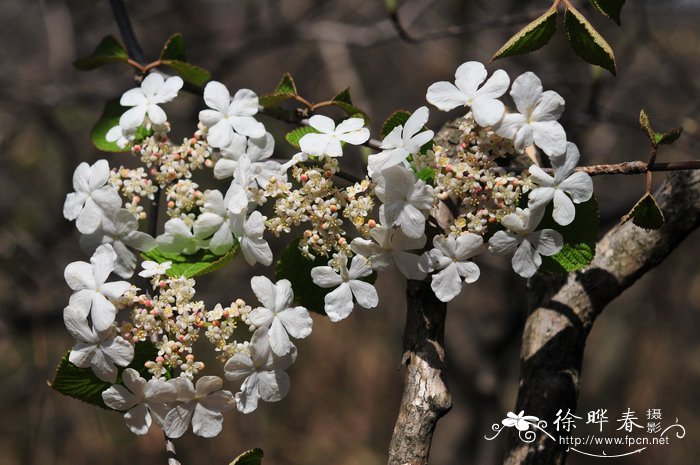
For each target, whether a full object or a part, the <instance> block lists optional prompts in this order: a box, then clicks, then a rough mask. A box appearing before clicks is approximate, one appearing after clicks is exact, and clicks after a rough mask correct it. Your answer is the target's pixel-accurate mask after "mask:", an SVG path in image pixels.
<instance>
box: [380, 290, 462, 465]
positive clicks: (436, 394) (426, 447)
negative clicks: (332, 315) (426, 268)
mask: <svg viewBox="0 0 700 465" xmlns="http://www.w3.org/2000/svg"><path fill="white" fill-rule="evenodd" d="M406 301H407V304H408V305H407V309H406V328H405V331H404V341H403V346H404V355H403V363H405V364H406V377H405V384H404V393H403V399H402V400H401V409H400V411H399V416H398V419H397V420H396V426H395V427H394V434H393V436H392V438H391V445H390V446H389V461H388V463H389V465H407V464H409V465H423V464H427V463H428V454H429V453H430V444H431V442H432V440H433V432H434V431H435V426H436V424H437V422H438V420H440V418H442V417H443V416H444V415H445V414H446V413H447V412H449V410H450V408H452V398H451V397H450V392H449V390H448V389H447V385H446V383H445V374H444V371H445V350H444V348H443V344H444V336H445V314H446V310H447V305H446V304H445V303H443V302H440V301H439V300H438V299H437V298H436V297H435V294H434V293H433V291H432V289H431V288H430V284H428V282H426V281H413V280H409V281H408V282H407V284H406Z"/></svg>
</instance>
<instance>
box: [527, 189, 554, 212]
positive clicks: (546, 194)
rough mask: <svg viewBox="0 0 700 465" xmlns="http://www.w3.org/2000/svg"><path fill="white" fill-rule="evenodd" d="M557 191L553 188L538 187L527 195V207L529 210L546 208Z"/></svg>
mask: <svg viewBox="0 0 700 465" xmlns="http://www.w3.org/2000/svg"><path fill="white" fill-rule="evenodd" d="M555 192H557V189H555V188H553V187H538V188H536V189H533V190H531V191H530V193H529V194H528V198H527V205H528V207H529V208H532V209H538V208H543V207H546V206H547V205H548V204H549V202H551V201H552V199H553V198H554V193H555Z"/></svg>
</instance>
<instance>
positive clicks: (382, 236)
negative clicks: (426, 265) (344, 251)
mask: <svg viewBox="0 0 700 465" xmlns="http://www.w3.org/2000/svg"><path fill="white" fill-rule="evenodd" d="M369 233H370V235H371V236H372V238H373V239H374V240H375V241H376V242H372V241H370V240H368V239H363V238H361V237H357V238H355V239H353V240H352V242H351V243H350V248H351V249H352V251H353V252H355V253H356V254H358V255H362V256H364V257H366V258H367V259H368V260H369V263H370V265H371V266H372V269H374V270H377V271H383V270H386V269H387V268H389V267H391V266H392V264H393V265H395V266H396V268H398V269H399V271H401V273H403V275H404V276H406V278H408V279H424V278H425V275H426V273H425V272H424V271H421V270H420V269H419V268H418V259H419V256H418V255H416V254H414V253H410V252H406V251H407V250H418V249H422V248H423V246H424V245H425V241H426V238H425V235H422V236H421V237H418V238H414V239H412V238H410V237H408V236H406V235H405V234H404V233H403V232H401V230H400V229H392V228H386V227H384V226H377V227H374V228H372V229H371V230H370V232H369Z"/></svg>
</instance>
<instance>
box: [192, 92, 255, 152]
mask: <svg viewBox="0 0 700 465" xmlns="http://www.w3.org/2000/svg"><path fill="white" fill-rule="evenodd" d="M204 102H205V103H206V104H207V106H208V107H209V109H207V110H202V111H200V112H199V120H200V121H201V122H202V123H203V124H204V125H205V126H207V128H208V130H207V142H209V145H211V146H212V147H216V148H222V147H226V146H227V145H229V144H231V142H232V141H233V140H234V138H237V139H239V140H242V138H243V136H245V137H252V138H257V137H263V136H265V126H263V124H262V123H260V122H258V121H257V120H256V119H255V118H253V115H255V114H256V113H257V112H258V96H257V95H256V94H255V92H253V91H252V90H249V89H240V90H239V91H238V92H236V94H235V95H234V96H233V99H231V94H229V91H228V89H227V88H226V86H225V85H223V84H222V83H220V82H216V81H210V82H209V83H208V84H207V85H206V87H205V88H204Z"/></svg>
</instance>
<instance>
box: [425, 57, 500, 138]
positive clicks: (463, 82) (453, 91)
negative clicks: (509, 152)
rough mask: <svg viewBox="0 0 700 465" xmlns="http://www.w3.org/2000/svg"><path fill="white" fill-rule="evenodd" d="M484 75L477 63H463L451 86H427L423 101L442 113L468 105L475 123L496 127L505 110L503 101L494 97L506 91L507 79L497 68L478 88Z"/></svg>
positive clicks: (448, 84) (438, 83)
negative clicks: (494, 125)
mask: <svg viewBox="0 0 700 465" xmlns="http://www.w3.org/2000/svg"><path fill="white" fill-rule="evenodd" d="M487 75H488V73H487V72H486V68H485V67H484V65H482V64H481V63H479V62H478V61H468V62H466V63H463V64H462V65H460V67H459V68H457V71H456V72H455V83H454V84H452V83H449V82H446V81H442V82H436V83H435V84H433V85H431V86H430V87H428V94H427V95H426V100H428V102H430V103H432V104H433V105H435V106H436V107H438V108H439V109H440V110H442V111H450V110H452V109H453V108H457V107H459V106H469V107H471V110H472V114H473V115H474V121H476V124H478V125H479V126H491V125H493V124H496V123H497V122H498V121H499V120H500V119H501V117H502V116H503V112H504V111H505V108H504V106H503V102H501V101H500V100H498V97H500V96H501V95H503V94H505V92H506V90H508V84H510V78H509V77H508V74H506V72H505V71H503V70H502V69H499V70H497V71H496V72H494V73H493V75H492V76H491V78H490V79H489V80H488V81H486V83H485V84H484V85H483V86H482V87H481V88H479V85H480V84H481V83H482V82H484V81H485V80H486V76H487Z"/></svg>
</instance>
